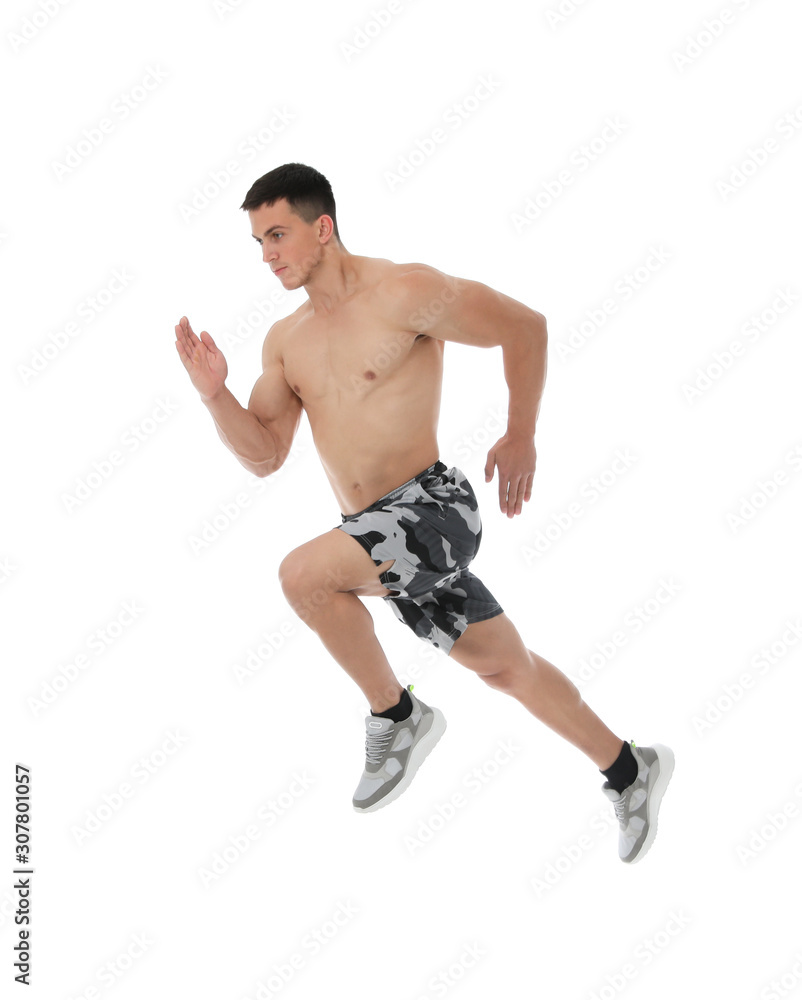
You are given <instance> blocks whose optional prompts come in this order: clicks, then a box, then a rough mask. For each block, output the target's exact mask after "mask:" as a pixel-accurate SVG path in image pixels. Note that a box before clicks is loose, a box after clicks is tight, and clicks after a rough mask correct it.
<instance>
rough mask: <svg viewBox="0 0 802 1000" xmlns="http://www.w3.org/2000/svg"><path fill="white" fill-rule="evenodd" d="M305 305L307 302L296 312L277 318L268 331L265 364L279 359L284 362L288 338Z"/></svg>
mask: <svg viewBox="0 0 802 1000" xmlns="http://www.w3.org/2000/svg"><path fill="white" fill-rule="evenodd" d="M305 305H306V303H302V304H301V305H300V306H299V307H298V308H297V309H296V310H295V312H291V313H290V314H289V315H288V316H282V318H281V319H277V320H276V322H275V323H273V324H272V326H271V327H270V329H269V330H268V331H267V335H266V336H265V339H264V343H263V344H262V364H263V366H264V365H267V364H268V362H269V361H273V362H276V361H278V362H279V364H283V363H284V348H285V345H286V343H287V338H288V336H289V335H290V334H291V333H292V330H293V329H294V327H295V326H296V324H297V323H298V320H299V319H300V318H301V316H302V315H303V310H304V307H305Z"/></svg>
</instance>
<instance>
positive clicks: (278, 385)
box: [247, 331, 303, 452]
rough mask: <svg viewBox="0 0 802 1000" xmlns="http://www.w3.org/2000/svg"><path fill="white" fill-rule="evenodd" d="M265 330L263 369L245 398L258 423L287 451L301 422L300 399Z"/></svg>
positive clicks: (280, 447)
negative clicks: (248, 396) (289, 382)
mask: <svg viewBox="0 0 802 1000" xmlns="http://www.w3.org/2000/svg"><path fill="white" fill-rule="evenodd" d="M271 336H272V331H271V334H268V340H267V341H266V343H265V350H264V355H263V369H264V370H263V371H262V374H261V375H260V376H259V378H258V379H257V380H256V383H255V384H254V387H253V389H252V390H251V395H250V399H249V400H248V407H247V408H248V410H249V411H250V412H251V413H253V414H254V415H255V416H256V418H257V420H258V421H259V423H260V424H262V426H263V427H266V428H267V429H268V430H269V431H271V433H273V434H274V435H275V437H276V438H277V441H278V444H279V451H281V452H288V451H289V449H290V446H291V445H292V441H293V438H294V437H295V433H296V431H297V430H298V425H299V424H300V422H301V413H302V410H303V408H302V406H301V400H300V399H299V398H298V396H297V395H296V394H295V393H294V392H293V391H292V389H291V388H290V387H289V385H288V384H287V380H286V379H285V377H284V366H283V365H282V363H281V359H280V357H279V354H278V352H277V350H276V347H275V338H273V343H270V339H271Z"/></svg>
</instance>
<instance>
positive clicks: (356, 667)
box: [290, 591, 404, 712]
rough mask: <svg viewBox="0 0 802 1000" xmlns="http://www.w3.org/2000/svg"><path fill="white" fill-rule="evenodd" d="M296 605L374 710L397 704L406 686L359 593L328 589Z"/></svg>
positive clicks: (304, 619)
mask: <svg viewBox="0 0 802 1000" xmlns="http://www.w3.org/2000/svg"><path fill="white" fill-rule="evenodd" d="M290 603H291V604H293V602H292V600H291V599H290ZM293 608H294V610H295V612H296V614H297V615H298V616H299V618H301V619H302V620H303V621H304V622H305V623H306V624H307V625H308V626H309V628H311V629H312V631H313V632H315V633H316V634H317V636H318V638H319V639H320V641H321V642H322V643H323V645H324V646H325V647H326V649H327V650H328V651H329V653H330V654H331V655H332V656H333V657H334V659H335V660H336V661H337V662H338V663H339V664H340V666H341V667H342V668H343V669H344V670H345V672H346V673H347V674H348V675H349V676H350V677H351V678H352V679H353V680H354V681H355V682H356V683H357V685H358V686H359V688H360V689H361V690H362V693H363V694H364V695H365V697H366V698H367V700H368V703H369V705H370V709H371V712H384V711H386V710H387V709H388V708H391V707H392V706H393V705H397V704H398V702H399V700H400V698H401V695H402V694H403V691H404V689H403V687H402V686H401V684H400V683H399V681H398V678H397V677H396V676H395V674H394V673H393V670H392V667H391V666H390V663H389V661H388V659H387V657H386V656H385V654H384V650H383V649H382V647H381V644H380V643H379V640H378V639H377V638H376V633H375V630H374V627H373V618H372V616H371V614H370V612H369V611H368V609H367V608H366V607H365V605H364V604H363V603H362V601H360V599H359V598H358V597H357V596H356V594H352V593H350V592H348V591H334V592H332V591H328V592H327V593H326V595H325V598H324V599H323V600H321V601H317V602H315V601H312V600H309V599H305V600H303V601H300V602H296V603H295V604H293Z"/></svg>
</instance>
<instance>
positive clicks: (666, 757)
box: [627, 743, 674, 865]
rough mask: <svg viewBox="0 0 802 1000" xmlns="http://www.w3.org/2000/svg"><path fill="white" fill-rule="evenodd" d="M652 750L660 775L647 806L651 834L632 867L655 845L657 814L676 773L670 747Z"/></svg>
mask: <svg viewBox="0 0 802 1000" xmlns="http://www.w3.org/2000/svg"><path fill="white" fill-rule="evenodd" d="M652 750H654V752H655V753H656V754H657V759H658V761H659V762H660V773H659V774H658V775H657V781H655V783H654V787H653V788H652V794H651V795H650V796H649V801H648V803H647V805H646V821H647V822H648V824H649V832H648V833H647V834H646V840H644V842H643V847H641V849H640V850H639V851H638V853H637V854H636V855H635V857H634V858H632V860H631V861H628V862H627V864H630V865H635V864H637V863H638V862H639V861H640V860H641V858H642V857H643V856H644V855H645V854H646V852H647V851H648V850H649V848H650V847H651V846H652V844H653V843H654V838H655V837H656V836H657V813H658V810H659V809H660V803H661V802H662V800H663V796H664V795H665V791H666V788H667V787H668V782H669V780H670V778H671V775H672V774H673V773H674V751H673V750H672V749H671V748H670V747H665V746H663V744H662V743H653V744H652Z"/></svg>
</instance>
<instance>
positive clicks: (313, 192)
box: [240, 163, 342, 242]
mask: <svg viewBox="0 0 802 1000" xmlns="http://www.w3.org/2000/svg"><path fill="white" fill-rule="evenodd" d="M280 198H286V199H287V202H288V204H289V206H290V208H292V209H293V211H294V212H295V214H296V215H299V216H300V217H301V218H302V219H303V220H304V222H306V223H307V224H309V225H311V223H313V222H316V221H317V220H318V219H319V218H320V216H321V215H330V216H331V218H332V221H333V223H334V235H335V236H336V237H337V240H338V241H339V242H342V241H341V240H340V231H339V229H338V228H337V206H336V205H335V203H334V194H333V192H332V190H331V184H329V182H328V181H327V180H326V178H325V177H324V176H323V174H321V173H320V171H319V170H315V168H314V167H308V166H307V165H306V164H305V163H284V164H282V165H281V166H280V167H275V168H274V169H273V170H270V171H268V173H266V174H263V175H262V176H261V177H260V178H259V180H257V181H254V183H253V184H252V185H251V189H250V191H248V193H247V194H246V195H245V201H243V203H242V204H241V205H240V208H241V209H243V210H244V211H249V210H250V209H253V208H259V207H260V206H261V205H273V204H274V203H275V202H277V201H278V200H279V199H280Z"/></svg>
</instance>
